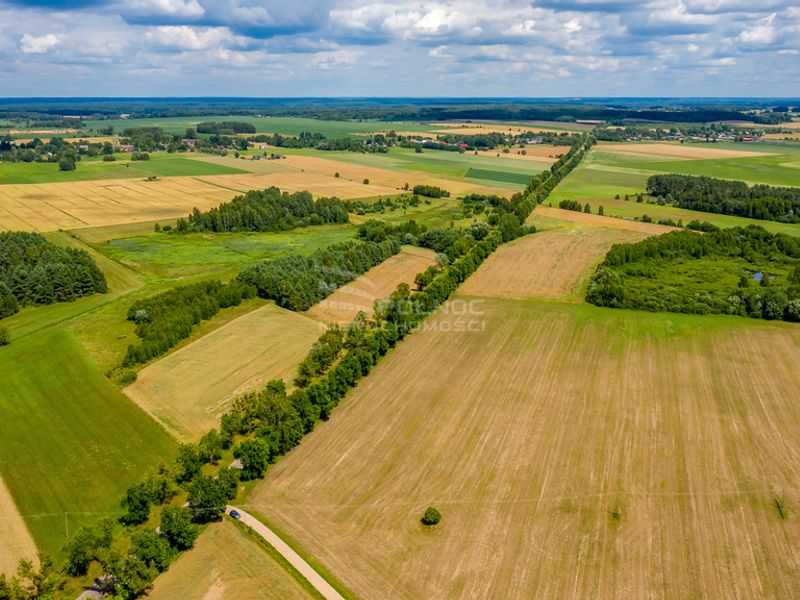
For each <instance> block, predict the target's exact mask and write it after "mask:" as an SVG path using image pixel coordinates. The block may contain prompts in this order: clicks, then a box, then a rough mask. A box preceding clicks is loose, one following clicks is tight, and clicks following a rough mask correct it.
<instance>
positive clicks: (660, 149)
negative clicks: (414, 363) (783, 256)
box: [547, 144, 800, 235]
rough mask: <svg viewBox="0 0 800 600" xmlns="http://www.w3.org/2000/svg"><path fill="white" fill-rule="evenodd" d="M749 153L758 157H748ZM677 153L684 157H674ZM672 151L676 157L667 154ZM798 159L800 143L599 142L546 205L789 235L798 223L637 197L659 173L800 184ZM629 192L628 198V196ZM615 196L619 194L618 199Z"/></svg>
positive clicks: (794, 232)
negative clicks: (577, 205) (568, 203)
mask: <svg viewBox="0 0 800 600" xmlns="http://www.w3.org/2000/svg"><path fill="white" fill-rule="evenodd" d="M743 147H744V148H746V149H747V151H752V152H758V153H760V155H759V156H750V155H747V152H745V151H743V150H742V148H743ZM733 152H737V153H739V152H744V153H745V156H744V157H743V158H695V159H692V160H685V157H686V156H688V155H690V154H695V155H696V156H701V155H702V154H703V153H711V154H710V156H714V155H717V156H718V155H720V154H721V153H723V154H726V155H730V153H733ZM676 153H677V154H679V155H681V156H682V157H678V156H675V154H676ZM669 154H672V155H673V156H668V155H669ZM798 160H800V147H795V146H779V145H774V144H758V145H754V146H745V145H744V144H691V145H687V144H684V145H675V144H614V145H612V144H601V145H599V146H598V147H597V148H595V149H593V150H592V151H591V152H590V153H589V155H588V156H587V157H586V159H585V160H584V161H583V162H582V163H581V165H579V166H578V168H577V169H575V170H574V171H573V172H572V173H570V175H569V176H568V177H567V178H566V179H565V180H564V181H563V182H562V183H561V184H560V185H559V186H558V188H557V189H556V190H555V191H554V192H553V193H552V194H551V195H550V198H549V199H548V201H547V202H548V204H552V205H553V206H557V205H558V202H559V201H560V200H565V199H569V200H577V201H579V202H581V203H589V204H590V205H591V206H592V209H593V210H594V211H595V212H596V211H597V209H598V207H599V206H603V208H604V210H605V213H606V215H613V216H621V217H625V218H634V217H641V216H642V215H648V216H650V217H651V218H653V219H654V220H658V219H661V218H664V219H673V220H674V221H678V220H679V219H680V220H683V222H684V224H685V223H688V222H689V221H692V220H695V219H698V220H701V221H709V222H710V223H713V224H715V225H717V226H719V227H733V226H736V225H747V224H751V223H753V224H758V225H761V226H762V227H764V228H766V229H768V230H770V231H774V232H780V233H787V234H790V235H798V234H800V226H798V225H796V224H788V223H778V222H773V221H761V220H755V219H745V218H742V217H733V216H729V215H718V214H713V213H705V212H699V211H693V210H686V209H680V208H676V207H672V206H658V205H656V204H648V203H646V202H642V203H638V202H636V201H635V197H636V195H637V194H639V193H642V192H644V191H645V188H646V184H647V178H648V177H649V176H650V175H653V174H655V173H660V172H665V173H672V172H675V173H684V174H690V175H691V174H694V175H708V176H711V177H719V178H723V179H738V180H744V181H748V182H750V183H768V184H772V185H800V171H798V169H797V168H796V167H793V166H791V165H793V164H795V163H797V161H798ZM626 194H627V195H629V196H630V200H629V201H624V200H623V198H624V197H625V195H626ZM615 196H620V198H619V199H617V198H615Z"/></svg>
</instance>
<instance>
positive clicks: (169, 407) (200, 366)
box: [125, 304, 324, 441]
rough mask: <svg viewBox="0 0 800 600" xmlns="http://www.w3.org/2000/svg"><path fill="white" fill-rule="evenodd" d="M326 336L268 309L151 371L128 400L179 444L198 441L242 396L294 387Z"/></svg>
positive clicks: (316, 326) (303, 320)
mask: <svg viewBox="0 0 800 600" xmlns="http://www.w3.org/2000/svg"><path fill="white" fill-rule="evenodd" d="M323 331H324V326H322V325H321V324H320V323H319V322H317V321H314V320H313V319H310V318H308V317H305V316H303V315H301V314H298V313H294V312H292V311H289V310H285V309H282V308H279V307H277V306H275V305H274V304H268V305H266V306H262V307H261V308H258V309H256V310H254V311H252V312H249V313H247V314H245V315H242V316H240V317H238V318H236V319H234V320H233V321H231V322H229V323H227V324H226V325H224V326H222V327H220V328H219V329H216V330H214V331H213V332H211V333H209V334H207V335H205V336H203V337H201V338H200V339H198V340H196V341H194V342H192V343H191V344H188V345H186V346H184V347H182V348H181V349H179V350H177V351H176V352H173V353H171V354H169V355H167V356H165V357H164V358H162V359H160V360H158V361H156V362H155V363H153V364H151V365H149V366H147V367H145V368H144V369H143V370H142V371H140V372H139V377H138V379H137V380H136V382H135V383H133V384H132V385H130V386H128V387H127V388H125V394H127V396H128V397H129V398H131V399H132V400H133V401H134V402H136V403H137V404H138V405H139V406H140V407H142V409H143V410H145V411H146V412H147V413H148V414H150V415H151V416H152V417H153V418H154V419H156V420H157V421H158V422H159V423H160V424H161V425H162V426H163V427H164V428H165V429H166V430H167V431H169V432H170V433H171V434H172V435H173V436H175V437H176V438H177V439H180V440H182V441H196V439H197V438H199V437H200V436H201V435H202V434H204V433H206V432H207V431H208V430H209V429H211V428H213V427H216V426H217V425H219V417H220V415H221V414H222V413H223V412H224V411H225V409H226V408H227V407H228V404H229V403H230V402H231V401H232V400H233V399H234V398H235V397H236V396H238V395H240V394H243V393H244V392H248V391H252V390H256V389H259V388H260V387H261V386H263V385H264V384H265V383H266V382H267V381H270V380H272V379H284V380H287V381H291V379H292V378H293V377H294V375H295V373H296V371H297V365H298V364H299V363H300V361H301V360H302V359H303V358H304V357H305V355H306V354H307V353H308V350H309V349H310V348H311V344H313V343H314V342H315V341H316V340H317V338H319V336H320V335H321V334H322V332H323Z"/></svg>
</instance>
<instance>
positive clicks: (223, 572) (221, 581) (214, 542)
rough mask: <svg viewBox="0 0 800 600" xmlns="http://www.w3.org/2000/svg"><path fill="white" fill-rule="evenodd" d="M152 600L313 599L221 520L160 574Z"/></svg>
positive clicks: (254, 543)
mask: <svg viewBox="0 0 800 600" xmlns="http://www.w3.org/2000/svg"><path fill="white" fill-rule="evenodd" d="M147 597H148V598H152V600H173V599H175V598H184V599H186V600H201V599H203V600H239V599H244V600H247V599H255V598H263V599H265V600H272V599H274V600H303V599H309V598H314V597H315V596H312V595H311V594H310V593H309V592H308V591H306V590H305V589H304V588H303V586H302V585H300V583H298V582H297V581H296V580H295V579H294V578H293V577H292V576H291V575H290V574H289V573H288V572H287V571H286V570H285V569H284V567H283V565H281V564H280V563H279V562H278V561H277V560H276V559H275V558H273V557H272V556H271V555H270V554H268V553H267V552H266V551H265V550H264V549H263V548H262V547H261V546H260V544H259V542H257V541H256V540H255V539H250V538H248V536H247V534H245V533H244V532H242V531H239V530H238V529H237V527H236V526H235V525H234V524H233V523H231V522H229V521H223V522H222V523H216V524H214V525H212V526H211V527H209V528H208V529H207V530H206V531H205V532H204V533H203V535H202V536H201V537H200V539H199V540H198V541H197V543H196V545H195V547H194V548H193V549H192V550H190V551H189V552H187V553H186V554H184V555H183V556H181V557H180V558H179V559H178V561H177V562H176V563H175V564H173V565H172V566H171V567H170V569H169V571H167V572H166V573H165V574H163V575H161V577H159V578H158V579H157V580H156V582H155V585H154V586H153V589H152V591H151V592H150V593H149V594H148V596H147Z"/></svg>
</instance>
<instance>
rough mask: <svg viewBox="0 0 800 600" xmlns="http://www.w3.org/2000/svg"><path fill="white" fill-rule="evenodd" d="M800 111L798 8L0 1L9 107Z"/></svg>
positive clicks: (666, 3) (752, 0)
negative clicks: (71, 103)
mask: <svg viewBox="0 0 800 600" xmlns="http://www.w3.org/2000/svg"><path fill="white" fill-rule="evenodd" d="M159 95H169V96H193V95H218V96H536V97H539V96H717V97H718V96H795V97H796V96H800V2H798V0H788V1H787V0H655V1H652V2H648V1H636V0H535V1H534V2H516V1H511V0H495V1H485V0H460V1H457V2H446V1H439V0H434V1H406V0H395V1H394V2H386V3H376V2H366V1H362V0H340V1H332V0H331V1H329V0H213V1H212V0H112V1H104V0H89V1H83V2H67V1H63V0H52V1H51V0H29V1H24V0H15V1H9V0H0V96H159Z"/></svg>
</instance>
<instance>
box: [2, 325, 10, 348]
mask: <svg viewBox="0 0 800 600" xmlns="http://www.w3.org/2000/svg"><path fill="white" fill-rule="evenodd" d="M10 343H11V337H10V336H9V335H8V329H6V328H5V327H0V346H8V344H10Z"/></svg>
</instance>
